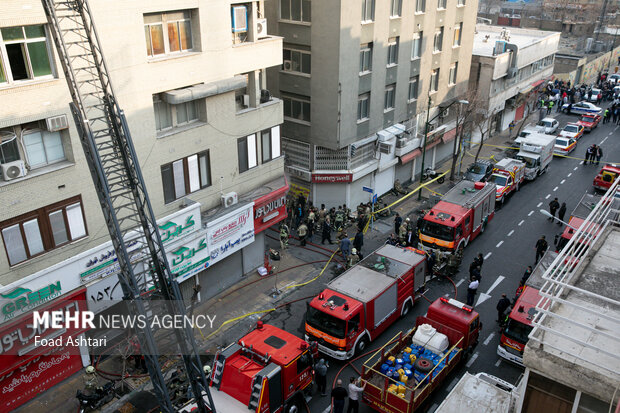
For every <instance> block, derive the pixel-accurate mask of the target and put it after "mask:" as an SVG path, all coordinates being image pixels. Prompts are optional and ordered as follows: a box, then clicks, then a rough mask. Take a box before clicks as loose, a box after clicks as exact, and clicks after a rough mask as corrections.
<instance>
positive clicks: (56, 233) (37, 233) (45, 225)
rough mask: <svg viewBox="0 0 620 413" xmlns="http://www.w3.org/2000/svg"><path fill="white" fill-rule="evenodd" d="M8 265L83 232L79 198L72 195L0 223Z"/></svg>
mask: <svg viewBox="0 0 620 413" xmlns="http://www.w3.org/2000/svg"><path fill="white" fill-rule="evenodd" d="M0 232H1V233H2V240H3V242H4V248H5V249H6V254H7V257H8V259H9V265H16V264H19V263H21V262H24V261H26V260H29V259H31V258H33V257H36V256H37V255H41V254H43V253H45V252H46V251H51V250H53V249H56V248H59V247H62V246H63V245H66V244H68V243H70V242H73V241H76V240H78V239H80V238H84V237H85V236H86V235H87V230H86V222H85V221H84V210H83V207H82V198H81V197H80V196H76V197H73V198H69V199H66V200H64V201H61V202H57V203H55V204H52V205H48V206H46V207H43V208H39V209H37V210H34V211H31V212H28V213H26V214H23V215H20V216H18V217H15V218H11V219H9V220H7V221H4V222H0Z"/></svg>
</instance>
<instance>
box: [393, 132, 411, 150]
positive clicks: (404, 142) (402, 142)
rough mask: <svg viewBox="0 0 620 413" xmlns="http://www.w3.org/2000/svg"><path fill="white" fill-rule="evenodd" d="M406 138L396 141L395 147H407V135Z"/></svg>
mask: <svg viewBox="0 0 620 413" xmlns="http://www.w3.org/2000/svg"><path fill="white" fill-rule="evenodd" d="M406 136H407V137H405V136H403V137H401V138H398V139H396V147H397V148H404V147H405V146H407V144H408V143H409V137H408V135H406Z"/></svg>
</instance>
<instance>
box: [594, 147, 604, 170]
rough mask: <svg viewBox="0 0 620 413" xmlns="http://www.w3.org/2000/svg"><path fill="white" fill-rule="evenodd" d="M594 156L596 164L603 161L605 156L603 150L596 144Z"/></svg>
mask: <svg viewBox="0 0 620 413" xmlns="http://www.w3.org/2000/svg"><path fill="white" fill-rule="evenodd" d="M594 156H595V157H596V164H597V165H598V163H599V162H600V161H601V158H602V157H603V150H602V149H601V147H600V146H598V145H595V149H594Z"/></svg>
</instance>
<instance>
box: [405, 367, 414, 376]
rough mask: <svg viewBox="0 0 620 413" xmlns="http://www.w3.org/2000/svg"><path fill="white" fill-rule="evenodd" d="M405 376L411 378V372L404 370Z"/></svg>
mask: <svg viewBox="0 0 620 413" xmlns="http://www.w3.org/2000/svg"><path fill="white" fill-rule="evenodd" d="M405 376H407V377H409V378H411V376H413V372H412V371H411V369H405Z"/></svg>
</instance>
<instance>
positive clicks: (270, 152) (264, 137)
mask: <svg viewBox="0 0 620 413" xmlns="http://www.w3.org/2000/svg"><path fill="white" fill-rule="evenodd" d="M260 137H261V159H262V163H267V162H269V161H271V160H273V159H276V158H278V157H279V156H280V151H281V148H280V126H274V127H273V128H270V129H266V130H264V131H261V133H260Z"/></svg>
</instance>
